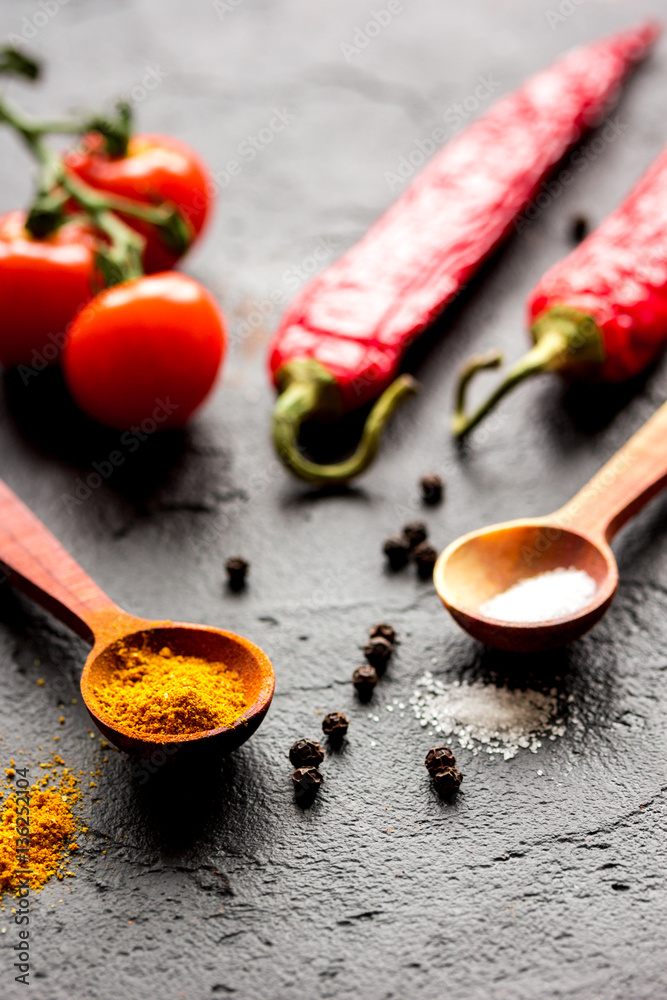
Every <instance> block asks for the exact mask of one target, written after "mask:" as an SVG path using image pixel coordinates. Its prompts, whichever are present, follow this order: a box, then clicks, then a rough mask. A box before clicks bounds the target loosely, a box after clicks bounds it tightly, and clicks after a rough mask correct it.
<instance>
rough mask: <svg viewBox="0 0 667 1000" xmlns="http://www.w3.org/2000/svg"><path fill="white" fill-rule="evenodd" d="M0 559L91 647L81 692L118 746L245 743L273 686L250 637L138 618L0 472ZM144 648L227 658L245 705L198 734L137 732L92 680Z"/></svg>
mask: <svg viewBox="0 0 667 1000" xmlns="http://www.w3.org/2000/svg"><path fill="white" fill-rule="evenodd" d="M0 567H1V568H2V569H3V570H4V572H5V573H6V575H7V577H8V579H9V580H10V582H11V583H12V584H13V585H14V586H15V587H16V588H17V589H18V590H21V591H23V592H24V593H25V594H27V595H28V596H29V597H31V598H32V599H33V600H34V601H36V602H37V603H38V604H40V605H41V606H42V607H43V608H46V610H47V611H50V612H51V614H53V615H54V616H55V617H56V618H58V619H59V620H60V621H61V622H64V624H65V625H68V626H69V628H71V629H72V631H73V632H76V633H77V635H80V636H81V637H82V638H83V639H85V640H86V641H87V642H89V643H90V644H91V645H92V647H93V649H92V652H91V653H90V655H89V656H88V659H87V660H86V665H85V666H84V668H83V674H82V676H81V694H82V695H83V700H84V702H85V704H86V708H87V709H88V711H89V712H90V714H91V716H92V717H93V721H94V722H95V724H96V725H97V727H98V728H99V729H100V730H101V731H102V733H104V735H105V736H106V737H107V738H108V739H109V740H110V741H111V742H112V743H114V744H115V745H116V746H117V747H118V748H119V749H121V750H125V751H127V752H128V753H135V754H142V755H149V754H151V753H152V752H153V751H155V750H158V749H161V750H163V751H164V750H171V751H173V750H176V749H182V748H183V747H184V746H186V745H192V744H201V743H202V741H204V740H206V741H207V746H208V745H210V746H212V745H213V742H214V741H215V748H216V750H219V751H220V752H221V753H222V754H226V753H228V752H229V751H231V750H235V749H236V748H237V747H239V746H240V745H241V744H242V743H244V742H245V741H246V740H247V739H248V737H249V736H251V735H252V734H253V733H254V731H255V730H256V729H257V727H258V726H259V724H260V722H261V721H262V719H263V718H264V716H265V715H266V713H267V711H268V708H269V705H270V704H271V698H272V697H273V689H274V681H275V678H274V673H273V667H272V666H271V661H270V660H269V658H268V657H267V656H266V654H265V653H263V652H262V650H261V649H259V647H257V646H255V645H254V644H253V643H252V642H250V641H249V640H248V639H244V638H243V637H242V636H240V635H235V634H234V633H233V632H223V631H222V629H217V628H211V627H209V626H206V625H189V624H183V623H180V622H169V621H165V622H159V621H158V622H155V621H150V620H148V619H146V618H135V617H134V615H130V614H128V613H127V612H126V611H123V610H122V609H121V608H119V607H118V606H117V605H116V604H114V603H113V601H111V600H110V598H108V597H107V595H106V594H105V593H104V592H103V591H102V590H100V588H99V587H98V586H97V584H96V583H94V582H93V580H91V579H90V577H89V576H88V575H87V574H86V573H84V571H83V570H82V569H81V567H80V566H79V565H78V563H76V562H75V561H74V559H73V558H72V557H71V556H70V555H69V553H67V552H66V551H65V549H64V548H63V547H62V546H61V545H60V543H59V542H58V541H57V540H56V539H55V538H54V537H53V535H52V534H51V533H50V532H49V531H48V530H47V529H46V528H45V527H44V525H43V524H42V523H41V521H39V520H38V518H37V517H35V515H34V514H33V513H32V511H30V510H28V508H27V507H26V506H25V504H23V503H22V502H21V501H20V500H19V498H18V497H17V496H16V495H15V494H14V493H12V491H11V490H10V489H9V487H8V486H6V485H5V483H3V482H2V480H0ZM121 646H124V647H125V648H130V649H131V648H133V647H135V648H144V649H145V648H148V649H150V650H152V651H153V650H154V651H155V652H158V651H159V650H160V649H162V648H163V647H164V646H168V647H169V648H170V649H171V651H172V653H174V654H177V655H178V654H180V655H183V656H193V657H201V658H203V659H206V660H210V661H211V662H216V663H220V662H222V663H224V664H225V665H226V666H228V667H230V668H231V669H233V670H236V671H237V673H238V674H239V676H240V677H241V679H242V681H243V684H244V686H245V691H246V700H247V707H246V710H245V711H244V712H243V714H242V715H240V716H239V718H238V719H236V721H235V722H234V723H232V725H230V726H222V727H220V728H218V729H211V730H209V731H207V732H203V733H197V734H196V735H194V736H193V735H185V736H174V735H171V734H165V735H164V736H154V735H150V736H148V735H147V736H137V735H136V734H135V733H133V732H131V731H129V730H127V729H125V728H124V727H122V726H118V725H114V724H113V723H111V722H110V721H109V719H108V718H105V717H104V711H103V709H102V708H101V706H100V705H99V702H98V700H97V695H96V686H97V684H98V683H99V681H100V679H101V678H102V677H103V676H104V675H105V673H106V672H107V671H108V670H109V669H113V667H117V660H116V656H115V651H116V650H118V649H119V647H121Z"/></svg>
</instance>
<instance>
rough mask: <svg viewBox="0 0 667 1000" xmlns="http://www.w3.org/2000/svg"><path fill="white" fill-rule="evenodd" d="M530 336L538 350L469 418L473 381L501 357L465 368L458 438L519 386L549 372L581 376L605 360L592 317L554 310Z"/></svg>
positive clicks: (460, 383) (458, 401)
mask: <svg viewBox="0 0 667 1000" xmlns="http://www.w3.org/2000/svg"><path fill="white" fill-rule="evenodd" d="M531 332H532V334H533V337H534V338H535V346H534V347H533V348H532V349H531V350H530V351H528V353H527V354H525V355H524V356H523V358H520V360H519V361H517V362H516V364H515V365H513V367H512V368H510V370H509V372H508V373H507V375H506V376H505V378H504V379H503V381H502V382H501V383H500V385H499V386H498V388H497V389H496V390H495V391H494V392H492V393H491V395H490V396H489V397H488V399H487V400H485V402H484V403H482V405H481V406H480V407H479V408H478V409H477V410H475V411H474V412H473V413H472V414H470V415H469V414H467V413H466V401H467V394H468V386H469V384H470V381H471V380H472V378H473V377H474V376H475V375H476V373H477V372H478V371H481V370H482V369H486V368H497V367H498V365H499V364H500V363H501V362H502V355H501V354H499V353H498V352H497V351H493V352H490V353H489V354H485V355H481V356H476V357H473V358H471V359H470V361H468V362H467V364H466V365H465V366H464V367H463V369H462V371H461V373H460V375H459V381H458V384H457V389H456V406H455V410H454V415H453V417H452V433H453V434H454V436H455V437H457V438H463V437H465V435H466V434H469V433H470V431H471V430H473V428H475V427H476V426H477V424H479V423H480V421H481V420H482V419H483V418H484V417H485V416H486V415H487V413H490V411H491V410H493V409H494V408H495V406H496V405H497V404H498V403H499V402H500V400H501V399H502V398H503V397H504V396H506V395H507V393H508V392H510V391H511V390H512V389H513V388H514V386H515V385H518V384H519V382H525V381H526V380H527V379H529V378H532V377H533V376H534V375H540V374H541V373H542V372H548V371H562V372H568V371H569V372H572V373H576V374H581V373H583V372H584V371H585V370H587V369H590V368H592V367H594V366H596V365H598V364H600V363H601V362H602V361H603V360H604V342H603V338H602V334H601V332H600V330H599V328H598V326H597V324H596V322H595V320H594V319H593V317H592V316H589V315H588V314H587V313H583V312H581V311H580V310H579V309H574V308H572V307H571V306H554V307H552V308H551V309H548V310H546V311H545V312H544V313H543V314H542V315H541V316H539V317H538V318H537V320H536V321H535V323H534V325H533V328H532V331H531Z"/></svg>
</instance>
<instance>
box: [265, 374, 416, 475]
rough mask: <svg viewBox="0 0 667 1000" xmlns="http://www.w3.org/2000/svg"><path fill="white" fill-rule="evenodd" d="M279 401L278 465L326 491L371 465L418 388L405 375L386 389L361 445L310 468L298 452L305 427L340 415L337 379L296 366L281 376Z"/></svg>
mask: <svg viewBox="0 0 667 1000" xmlns="http://www.w3.org/2000/svg"><path fill="white" fill-rule="evenodd" d="M279 385H280V389H281V393H280V396H279V397H278V401H277V403H276V407H275V410H274V412H273V440H274V443H275V446H276V449H277V451H278V455H279V457H280V459H281V460H282V461H283V462H284V464H285V465H286V466H287V467H288V468H289V469H291V470H292V472H294V473H295V474H296V475H297V476H298V477H299V478H300V479H304V480H306V482H310V483H317V484H319V485H323V484H326V483H345V482H348V481H349V480H350V479H354V478H355V476H358V475H359V474H360V473H362V472H363V471H364V470H365V469H367V468H368V466H369V465H370V464H371V462H372V461H373V459H374V458H375V455H376V454H377V450H378V448H379V445H380V439H381V437H382V432H383V431H384V429H385V427H386V425H387V423H388V421H389V419H390V418H391V415H392V414H393V413H394V411H395V410H396V409H397V407H398V406H399V405H400V404H401V403H402V402H403V400H404V399H406V398H407V397H408V396H411V395H414V393H415V392H417V391H418V389H419V385H418V383H417V382H416V381H415V380H414V379H413V378H412V376H410V375H401V376H400V377H399V378H397V379H396V380H395V381H394V382H392V384H391V385H390V386H389V387H388V388H387V389H385V391H384V392H383V393H382V395H381V396H380V398H379V399H378V400H377V402H376V403H375V405H374V406H373V409H372V410H371V412H370V413H369V415H368V418H367V420H366V423H365V424H364V429H363V433H362V436H361V441H360V442H359V445H358V447H357V449H356V451H355V452H354V454H353V455H351V456H350V458H348V459H346V460H345V461H344V462H338V463H336V464H332V465H318V464H317V463H316V462H310V461H309V460H308V459H306V458H304V456H303V455H302V454H301V452H300V451H299V443H298V442H299V431H300V428H301V424H302V423H303V422H304V421H305V420H307V419H308V418H309V417H312V416H316V415H318V414H324V413H329V414H334V415H335V414H336V413H337V411H338V410H339V409H340V404H339V397H338V389H337V384H336V379H335V378H334V376H333V375H332V374H331V373H330V372H328V371H327V370H326V368H324V366H323V365H320V364H319V362H317V361H313V360H303V361H293V362H291V363H290V364H288V365H286V366H285V367H284V368H283V369H282V371H281V372H280V374H279Z"/></svg>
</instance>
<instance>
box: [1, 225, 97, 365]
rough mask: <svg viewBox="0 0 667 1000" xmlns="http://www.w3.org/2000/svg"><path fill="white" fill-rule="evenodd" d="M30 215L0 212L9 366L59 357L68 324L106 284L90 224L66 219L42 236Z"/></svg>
mask: <svg viewBox="0 0 667 1000" xmlns="http://www.w3.org/2000/svg"><path fill="white" fill-rule="evenodd" d="M25 219H26V213H25V212H20V211H16V212H9V213H7V215H3V216H0V362H1V363H2V364H3V365H4V366H5V367H7V368H10V367H12V366H13V365H31V366H34V367H38V368H43V367H45V365H47V364H51V363H52V362H53V361H55V360H56V359H57V357H58V355H59V354H60V351H61V349H62V345H63V343H64V340H65V329H66V327H67V324H68V323H69V322H70V320H71V319H72V317H73V316H74V314H75V313H76V312H77V310H78V309H79V308H80V306H82V305H83V303H84V302H87V301H88V299H90V298H91V297H92V296H93V295H94V294H95V291H96V290H97V288H98V287H99V284H100V282H99V281H98V280H97V279H96V274H95V263H94V262H95V246H96V243H97V242H98V238H97V237H96V235H95V231H94V230H93V229H92V228H91V227H90V226H88V225H85V224H83V223H80V222H78V221H71V222H66V223H65V224H64V225H62V226H60V227H59V228H58V229H56V230H55V232H53V233H52V234H51V235H50V236H48V237H47V238H46V239H40V240H38V239H35V238H34V237H33V236H31V234H30V233H29V232H28V231H27V230H26V229H25Z"/></svg>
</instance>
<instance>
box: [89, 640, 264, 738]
mask: <svg viewBox="0 0 667 1000" xmlns="http://www.w3.org/2000/svg"><path fill="white" fill-rule="evenodd" d="M95 689H96V697H97V702H98V704H99V708H100V718H102V719H104V721H105V722H107V723H108V724H109V725H111V726H122V727H123V728H124V729H127V730H129V731H130V732H133V733H135V734H136V735H138V736H142V735H148V736H165V735H167V736H183V735H189V734H195V733H201V732H205V731H206V730H208V729H217V728H218V727H219V726H229V725H231V723H233V722H235V721H236V719H238V717H239V716H240V715H242V714H243V712H244V711H245V709H246V694H245V688H244V685H243V681H242V680H241V678H240V677H239V675H238V674H237V673H236V671H235V670H231V669H229V668H228V667H226V666H225V665H224V664H223V663H212V662H210V661H209V660H204V659H200V658H198V657H194V656H179V655H176V654H174V653H172V651H171V650H170V649H169V648H168V647H166V646H165V647H164V648H163V649H161V650H160V651H159V653H155V652H152V651H151V650H148V649H121V651H120V652H119V654H118V666H117V667H116V668H114V669H113V670H109V671H108V672H107V673H106V674H105V675H104V676H102V677H100V678H99V680H98V681H96V684H95Z"/></svg>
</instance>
